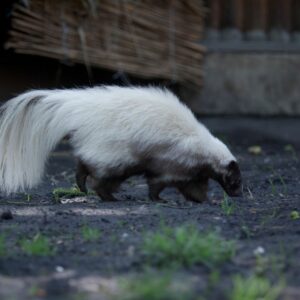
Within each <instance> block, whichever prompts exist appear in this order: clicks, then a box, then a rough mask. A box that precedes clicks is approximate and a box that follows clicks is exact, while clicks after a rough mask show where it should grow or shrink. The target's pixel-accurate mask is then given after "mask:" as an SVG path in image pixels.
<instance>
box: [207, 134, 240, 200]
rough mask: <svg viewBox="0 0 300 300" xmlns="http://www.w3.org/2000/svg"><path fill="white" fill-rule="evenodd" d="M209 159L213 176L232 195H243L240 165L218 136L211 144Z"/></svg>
mask: <svg viewBox="0 0 300 300" xmlns="http://www.w3.org/2000/svg"><path fill="white" fill-rule="evenodd" d="M209 146H210V148H209V151H207V153H208V154H209V155H208V156H207V157H208V161H210V162H211V163H210V165H211V168H212V173H211V175H212V176H211V178H212V179H214V180H216V181H217V182H218V183H219V184H220V185H221V186H222V187H223V189H224V190H225V192H226V193H227V194H228V196H230V197H238V196H242V176H241V171H240V168H239V165H238V163H237V161H236V159H235V157H234V156H233V154H232V153H231V152H230V150H229V149H228V148H227V146H226V145H225V144H224V143H223V142H222V141H220V140H219V139H217V138H213V139H212V142H211V143H210V144H209Z"/></svg>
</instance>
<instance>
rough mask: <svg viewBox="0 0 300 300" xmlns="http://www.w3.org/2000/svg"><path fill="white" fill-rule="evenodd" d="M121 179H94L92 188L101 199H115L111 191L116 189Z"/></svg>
mask: <svg viewBox="0 0 300 300" xmlns="http://www.w3.org/2000/svg"><path fill="white" fill-rule="evenodd" d="M122 181H123V179H121V178H118V177H111V178H105V179H94V184H93V189H94V191H95V192H96V194H97V195H98V196H99V197H100V198H101V199H102V200H103V201H117V199H116V198H115V197H114V195H113V193H114V192H116V191H117V189H118V188H119V186H120V185H121V183H122Z"/></svg>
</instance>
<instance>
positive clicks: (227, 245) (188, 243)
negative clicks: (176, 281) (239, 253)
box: [142, 226, 236, 267]
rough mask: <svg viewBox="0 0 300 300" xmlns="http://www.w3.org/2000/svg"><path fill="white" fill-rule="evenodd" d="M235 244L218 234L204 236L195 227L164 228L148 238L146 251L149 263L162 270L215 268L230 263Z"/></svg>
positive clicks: (150, 234)
mask: <svg viewBox="0 0 300 300" xmlns="http://www.w3.org/2000/svg"><path fill="white" fill-rule="evenodd" d="M235 248H236V247H235V242H234V241H227V240H225V239H224V238H222V237H220V236H219V234H218V233H216V232H215V231H213V232H206V233H201V232H199V231H198V230H197V228H195V227H194V226H181V227H177V228H169V227H163V228H162V229H161V231H160V232H155V233H148V234H147V235H146V236H145V239H144V243H143V246H142V250H143V253H144V255H145V256H146V258H147V259H148V261H149V262H150V263H152V264H155V265H157V266H161V267H167V266H181V265H185V266H191V265H193V264H197V263H201V264H204V265H206V266H208V267H214V266H216V265H218V264H221V263H223V262H225V261H228V260H230V259H231V258H232V257H233V256H234V254H235Z"/></svg>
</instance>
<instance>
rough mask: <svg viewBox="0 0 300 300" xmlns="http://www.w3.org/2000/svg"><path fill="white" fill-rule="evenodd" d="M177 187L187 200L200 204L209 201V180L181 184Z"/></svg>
mask: <svg viewBox="0 0 300 300" xmlns="http://www.w3.org/2000/svg"><path fill="white" fill-rule="evenodd" d="M176 187H177V188H178V190H179V191H180V193H181V194H182V195H183V196H184V197H185V198H186V199H187V200H190V201H194V202H199V203H202V202H204V201H206V200H207V190H208V179H201V180H198V181H196V180H195V181H188V182H181V183H178V184H177V185H176Z"/></svg>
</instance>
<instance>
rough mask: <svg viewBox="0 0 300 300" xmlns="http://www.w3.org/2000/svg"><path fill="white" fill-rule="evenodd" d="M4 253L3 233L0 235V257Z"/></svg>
mask: <svg viewBox="0 0 300 300" xmlns="http://www.w3.org/2000/svg"><path fill="white" fill-rule="evenodd" d="M5 254H6V246H5V235H4V234H1V235H0V257H1V256H4V255H5Z"/></svg>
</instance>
